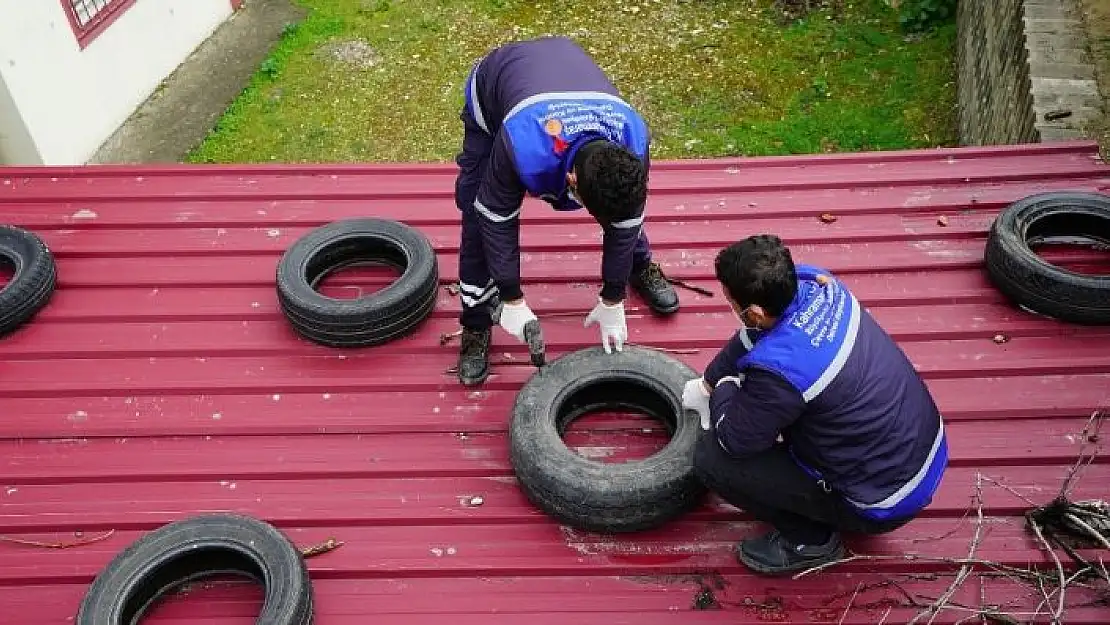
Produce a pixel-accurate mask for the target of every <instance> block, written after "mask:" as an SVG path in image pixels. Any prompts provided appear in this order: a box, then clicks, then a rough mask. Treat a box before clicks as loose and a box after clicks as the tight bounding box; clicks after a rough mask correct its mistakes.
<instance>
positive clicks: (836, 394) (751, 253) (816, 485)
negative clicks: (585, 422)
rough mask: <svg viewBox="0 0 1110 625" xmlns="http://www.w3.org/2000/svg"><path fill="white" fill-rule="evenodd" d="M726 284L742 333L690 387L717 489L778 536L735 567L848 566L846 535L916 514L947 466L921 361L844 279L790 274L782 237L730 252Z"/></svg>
mask: <svg viewBox="0 0 1110 625" xmlns="http://www.w3.org/2000/svg"><path fill="white" fill-rule="evenodd" d="M715 265H716V266H715V271H716V276H717V280H718V281H719V282H720V283H721V286H722V287H723V290H724V292H725V294H726V298H727V299H728V302H729V305H730V306H731V307H732V310H733V313H734V314H735V315H736V317H737V318H738V319H739V321H740V324H741V328H740V330H739V331H738V332H737V333H736V334H735V335H734V336H733V337H732V339H731V340H730V342H729V343H728V345H726V346H725V348H724V349H722V350H721V352H720V353H719V354H718V355H717V356H716V358H714V360H713V361H712V362H711V363H710V364H709V366H708V367H706V370H705V375H704V376H703V377H701V378H696V379H694V380H691V381H690V382H688V383H687V385H686V388H685V391H684V395H683V404H684V405H685V406H687V407H688V408H690V409H693V410H697V411H698V412H699V413H700V414H701V417H702V427H703V428H705V429H707V430H709V431H708V432H705V433H704V435H703V436H702V439H701V440H700V441H699V443H698V447H697V449H696V452H695V458H694V466H695V470H696V471H697V473H698V475H699V477H700V478H701V479H702V481H703V482H704V483H705V484H706V486H707V487H708V488H710V489H711V490H713V491H715V492H717V493H718V494H720V495H721V497H722V498H724V499H725V500H726V501H728V502H729V503H731V504H733V505H735V506H736V507H738V508H741V509H744V510H746V511H747V512H748V513H749V514H751V515H752V516H753V517H755V518H756V519H758V520H761V521H763V522H766V523H768V524H769V525H771V526H772V528H773V530H772V531H771V532H770V533H768V534H766V535H764V536H762V537H759V538H751V539H748V540H744V541H742V542H741V543H740V544H739V545H738V547H737V557H738V558H739V559H740V561H741V562H742V563H743V564H745V565H747V566H748V567H749V568H751V569H752V570H754V571H756V572H758V573H763V574H768V575H774V574H785V573H791V572H797V571H799V570H803V569H806V568H809V567H813V566H817V565H820V564H823V563H826V562H830V561H834V560H836V559H838V558H840V557H842V556H843V553H844V548H843V546H842V543H841V539H840V535H839V532H841V531H843V532H848V533H862V534H878V533H884V532H888V531H891V530H894V529H896V528H898V527H900V526H902V525H904V524H906V523H907V522H909V521H910V519H912V518H913V517H914V516H916V515H917V514H918V513H919V512H920V511H921V510H922V509H923V508H924V507H925V506H927V505H928V504H929V503H930V502H931V500H932V497H933V495H934V493H935V492H936V489H937V486H938V485H939V483H940V480H941V476H942V475H943V473H944V471H945V468H946V467H947V464H948V444H947V438H946V436H945V433H944V426H943V423H942V421H941V416H940V414H939V412H938V410H937V406H936V404H935V403H934V401H933V398H932V396H931V395H930V393H929V390H928V388H927V387H926V386H925V383H924V382H923V381H922V379H921V377H920V376H919V375H918V373H917V371H916V370H915V369H914V367H913V364H912V363H911V362H910V361H909V359H908V358H907V357H906V355H905V354H904V353H903V352H902V350H901V349H900V348H899V347H898V345H897V344H896V343H895V342H894V341H893V339H891V337H890V336H889V335H888V334H887V333H886V332H885V331H884V330H883V329H882V328H881V327H879V325H878V324H877V323H876V322H875V320H874V319H873V318H872V317H871V315H870V314H869V313H868V312H867V311H866V310H865V309H864V308H863V307H862V306H860V303H859V301H858V300H857V299H856V298H855V296H854V295H853V294H852V293H851V292H850V291H849V290H848V288H847V287H845V285H844V284H843V283H841V282H840V281H839V280H837V279H836V278H834V277H833V276H832V275H830V274H829V273H828V272H826V271H822V270H821V269H819V268H816V267H812V266H808V265H801V264H799V265H797V266H795V265H794V262H793V259H792V258H791V254H790V251H789V250H788V249H787V248H786V247H785V246H784V245H783V243H782V241H781V240H780V239H779V238H778V237H776V236H773V235H756V236H752V237H749V238H747V239H744V240H743V241H740V242H739V243H735V244H733V245H731V246H729V247H727V248H725V249H724V250H722V251H721V252H720V253H719V254H718V255H717V258H716V261H715Z"/></svg>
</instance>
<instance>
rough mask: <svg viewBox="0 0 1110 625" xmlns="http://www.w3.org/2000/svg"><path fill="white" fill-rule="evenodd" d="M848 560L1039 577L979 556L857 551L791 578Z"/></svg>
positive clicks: (1029, 577) (816, 571) (809, 573)
mask: <svg viewBox="0 0 1110 625" xmlns="http://www.w3.org/2000/svg"><path fill="white" fill-rule="evenodd" d="M850 562H921V563H924V564H949V565H953V566H963V565H964V564H976V565H979V566H985V567H988V568H991V569H993V570H995V571H998V572H999V573H1009V574H1011V575H1014V576H1016V577H1020V578H1026V579H1036V578H1037V577H1039V574H1038V573H1036V572H1034V571H1029V570H1026V569H1019V568H1018V567H1016V566H1009V565H1007V564H1002V563H999V562H993V561H991V560H983V559H980V558H938V557H934V556H923V555H921V554H918V553H905V554H902V555H900V556H885V555H871V554H863V553H857V554H852V555H850V556H848V557H846V558H841V559H839V560H836V561H834V562H826V563H824V564H819V565H817V566H815V567H812V568H809V569H806V570H804V571H802V572H800V573H795V574H794V576H793V578H792V579H799V578H801V577H805V576H806V575H811V574H813V573H818V572H820V571H824V570H825V569H831V568H832V567H834V566H837V565H838V564H848V563H850Z"/></svg>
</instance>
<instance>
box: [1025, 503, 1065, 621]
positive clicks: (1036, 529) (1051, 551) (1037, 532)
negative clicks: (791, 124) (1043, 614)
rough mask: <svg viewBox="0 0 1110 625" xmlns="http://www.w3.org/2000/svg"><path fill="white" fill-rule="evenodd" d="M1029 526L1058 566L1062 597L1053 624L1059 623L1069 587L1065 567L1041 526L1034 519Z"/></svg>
mask: <svg viewBox="0 0 1110 625" xmlns="http://www.w3.org/2000/svg"><path fill="white" fill-rule="evenodd" d="M1029 526H1030V527H1031V528H1032V529H1033V534H1035V535H1036V536H1037V540H1039V541H1040V542H1041V545H1042V546H1043V547H1044V549H1045V550H1046V551H1048V554H1049V555H1050V556H1052V561H1053V562H1054V563H1055V564H1056V572H1057V574H1058V575H1059V576H1060V596H1059V601H1058V603H1057V606H1056V609H1055V610H1053V612H1052V622H1053V623H1059V622H1060V616H1061V615H1062V614H1063V613H1064V590H1065V588H1066V587H1067V577H1066V576H1065V575H1064V565H1063V564H1061V563H1060V558H1059V557H1057V555H1056V550H1055V549H1053V548H1052V545H1050V544H1048V540H1047V539H1045V537H1044V532H1042V531H1041V526H1040V524H1038V523H1037V522H1036V521H1034V520H1033V519H1029Z"/></svg>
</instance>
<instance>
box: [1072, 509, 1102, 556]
mask: <svg viewBox="0 0 1110 625" xmlns="http://www.w3.org/2000/svg"><path fill="white" fill-rule="evenodd" d="M1064 518H1065V519H1067V520H1068V521H1071V522H1072V523H1074V524H1076V525H1078V526H1079V527H1080V528H1082V529H1083V531H1084V532H1086V533H1088V534H1090V535H1091V538H1093V539H1094V540H1095V542H1098V543H1101V544H1102V546H1103V547H1106V548H1107V549H1110V539H1107V538H1106V537H1105V536H1103V535H1102V534H1099V533H1098V530H1096V529H1095V528H1093V527H1091V525H1090V524H1089V523H1087V522H1086V521H1084V520H1083V519H1081V518H1079V517H1077V516H1075V514H1073V513H1070V512H1069V513H1067V514H1065V515H1064Z"/></svg>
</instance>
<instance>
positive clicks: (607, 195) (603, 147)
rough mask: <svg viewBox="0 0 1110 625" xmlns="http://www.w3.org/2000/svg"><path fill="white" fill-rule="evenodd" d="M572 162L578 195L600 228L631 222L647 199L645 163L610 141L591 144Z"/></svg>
mask: <svg viewBox="0 0 1110 625" xmlns="http://www.w3.org/2000/svg"><path fill="white" fill-rule="evenodd" d="M574 160H575V167H574V170H575V174H576V176H577V179H578V183H577V187H578V188H577V189H576V191H577V194H578V197H579V199H581V200H582V204H583V205H585V208H586V210H588V211H589V212H590V214H591V215H593V216H594V218H596V219H597V220H598V221H599V222H601V223H602V224H603V225H607V224H612V223H615V222H620V221H625V220H627V219H632V218H633V217H636V216H637V215H639V214H640V208H641V207H642V206H643V204H644V201H645V200H646V199H647V177H648V176H647V168H646V167H645V166H644V161H642V160H640V158H638V157H637V156H636V155H635V154H633V153H632V152H631V151H629V150H628V149H627V148H625V147H624V146H622V145H620V144H617V143H613V142H612V141H605V140H599V141H591V142H590V143H587V144H586V145H584V146H582V148H581V149H579V151H578V154H577V155H576V158H575V159H574Z"/></svg>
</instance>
